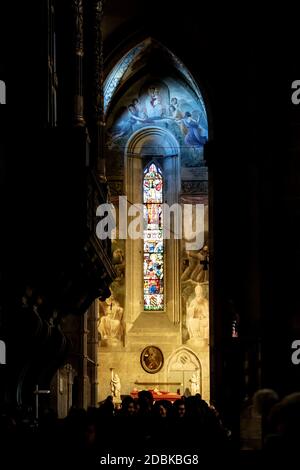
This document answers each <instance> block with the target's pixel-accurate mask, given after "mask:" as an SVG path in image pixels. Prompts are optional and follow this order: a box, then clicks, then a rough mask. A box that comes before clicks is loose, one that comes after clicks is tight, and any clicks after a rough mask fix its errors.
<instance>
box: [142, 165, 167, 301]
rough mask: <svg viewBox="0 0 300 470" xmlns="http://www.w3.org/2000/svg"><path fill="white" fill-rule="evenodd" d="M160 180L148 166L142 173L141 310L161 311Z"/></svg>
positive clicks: (161, 199)
mask: <svg viewBox="0 0 300 470" xmlns="http://www.w3.org/2000/svg"><path fill="white" fill-rule="evenodd" d="M162 203H163V177H162V174H161V170H160V168H158V167H157V166H156V165H155V164H154V163H151V164H150V165H149V166H147V167H146V169H145V170H144V180H143V204H144V310H163V309H164V242H163V217H162Z"/></svg>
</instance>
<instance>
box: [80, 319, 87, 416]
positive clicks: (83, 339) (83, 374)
mask: <svg viewBox="0 0 300 470" xmlns="http://www.w3.org/2000/svg"><path fill="white" fill-rule="evenodd" d="M87 315H88V313H87V312H85V314H84V315H82V316H81V318H80V353H79V354H80V361H79V371H78V381H79V406H81V407H82V408H85V409H86V408H87V405H88V391H89V390H88V382H89V377H88V366H87V364H88V350H87V347H88V345H87V334H88V329H87Z"/></svg>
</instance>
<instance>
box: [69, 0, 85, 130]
mask: <svg viewBox="0 0 300 470" xmlns="http://www.w3.org/2000/svg"><path fill="white" fill-rule="evenodd" d="M72 11H73V24H74V31H73V33H74V40H73V42H74V54H75V89H74V108H73V121H74V126H75V127H83V126H85V119H84V108H83V105H84V101H83V56H84V48H83V0H73V1H72Z"/></svg>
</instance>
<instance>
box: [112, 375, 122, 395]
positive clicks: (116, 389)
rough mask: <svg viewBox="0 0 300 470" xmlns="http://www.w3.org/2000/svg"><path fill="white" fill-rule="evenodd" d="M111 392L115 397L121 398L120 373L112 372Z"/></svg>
mask: <svg viewBox="0 0 300 470" xmlns="http://www.w3.org/2000/svg"><path fill="white" fill-rule="evenodd" d="M110 389H111V394H112V397H113V398H114V399H117V400H121V381H120V378H119V376H118V374H114V372H113V371H112V373H111V381H110Z"/></svg>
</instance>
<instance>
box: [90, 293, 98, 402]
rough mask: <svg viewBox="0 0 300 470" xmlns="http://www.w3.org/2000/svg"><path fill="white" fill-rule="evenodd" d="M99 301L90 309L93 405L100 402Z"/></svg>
mask: <svg viewBox="0 0 300 470" xmlns="http://www.w3.org/2000/svg"><path fill="white" fill-rule="evenodd" d="M98 310H99V301H98V299H97V300H95V301H94V302H93V303H92V305H91V306H90V308H89V310H88V330H89V334H88V355H89V358H90V381H91V403H90V404H91V406H97V402H98V347H99V340H98V315H99V312H98Z"/></svg>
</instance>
